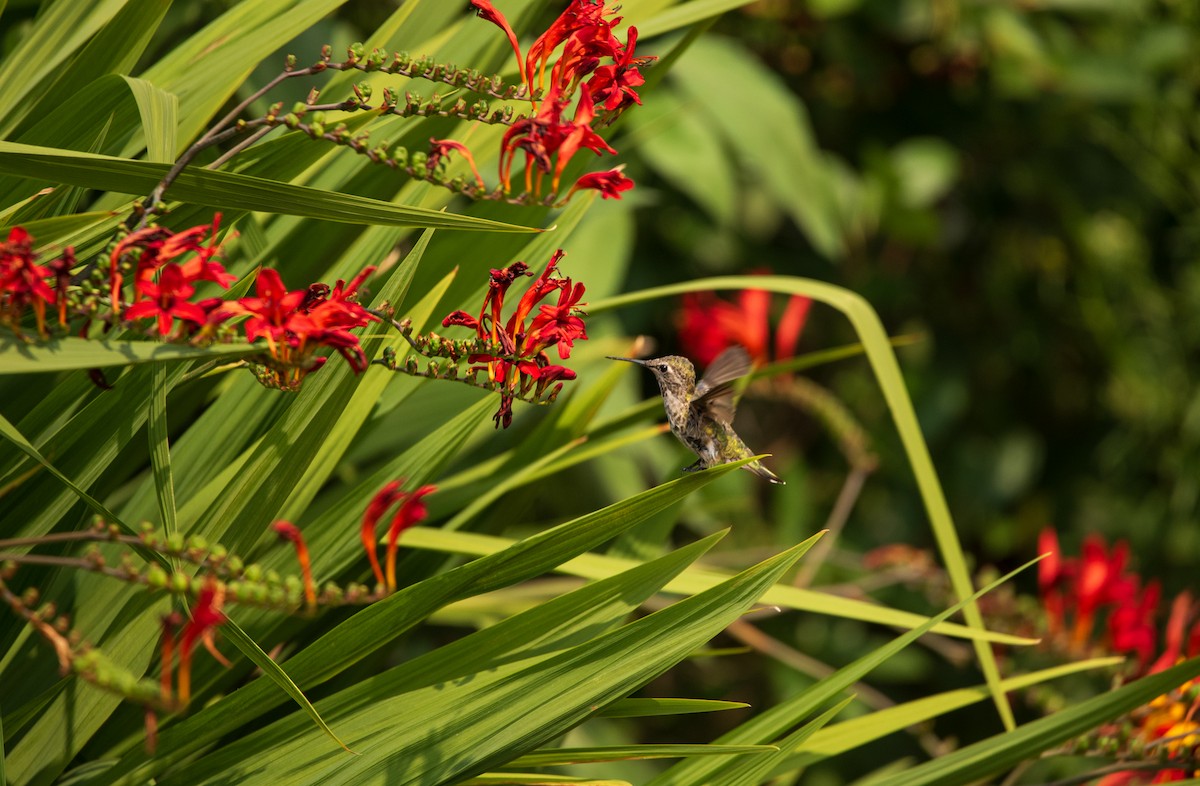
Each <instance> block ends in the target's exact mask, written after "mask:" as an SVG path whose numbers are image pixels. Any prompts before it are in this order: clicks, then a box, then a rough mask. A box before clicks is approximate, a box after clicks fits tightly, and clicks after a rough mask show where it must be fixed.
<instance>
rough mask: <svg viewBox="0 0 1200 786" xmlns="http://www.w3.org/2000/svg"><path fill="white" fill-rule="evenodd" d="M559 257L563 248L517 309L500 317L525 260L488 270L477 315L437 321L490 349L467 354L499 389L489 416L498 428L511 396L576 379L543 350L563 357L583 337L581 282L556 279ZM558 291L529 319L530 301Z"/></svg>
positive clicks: (507, 415)
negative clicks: (469, 333)
mask: <svg viewBox="0 0 1200 786" xmlns="http://www.w3.org/2000/svg"><path fill="white" fill-rule="evenodd" d="M562 257H563V252H562V249H559V250H558V251H556V252H554V255H553V256H552V257H550V262H549V263H548V264H547V265H546V269H545V270H544V271H542V274H541V275H540V276H538V278H537V279H536V280H535V281H534V282H533V283H532V284H531V285H530V287H529V289H527V290H526V291H525V294H524V295H522V296H521V300H520V301H519V302H518V303H517V308H516V310H514V311H513V313H512V315H511V316H509V318H508V319H507V320H505V319H504V318H503V316H502V313H501V312H502V309H503V307H504V296H505V294H506V293H507V292H508V289H509V287H511V286H512V284H513V282H514V281H516V280H517V279H518V278H520V277H522V276H532V275H533V274H532V273H530V272H529V266H528V265H527V264H525V263H524V262H514V263H513V264H511V265H509V266H508V267H506V268H502V269H500V270H492V271H491V277H490V279H489V280H488V291H487V295H486V296H485V297H484V299H483V307H482V308H481V309H480V311H479V316H478V317H474V316H471V315H470V314H468V313H467V312H465V311H455V312H454V313H452V314H450V315H449V316H447V317H446V318H445V319H443V320H442V327H450V326H452V325H454V326H458V327H465V328H470V329H471V330H474V331H475V335H476V337H477V338H478V340H479V341H480V342H481V343H482V344H486V345H488V346H490V347H492V348H493V349H492V350H491V351H488V352H476V353H474V354H472V355H470V356H469V357H468V360H469V361H470V362H471V363H481V364H484V365H482V366H478V367H476V368H477V369H478V370H485V369H486V371H487V374H488V381H489V382H491V383H493V384H499V385H500V386H501V390H502V391H503V392H502V393H501V396H500V409H499V410H498V411H497V412H496V414H495V416H494V417H493V420H495V422H496V426H497V428H499V427H500V426H503V427H504V428H508V427H509V425H510V424H511V423H512V405H513V398H514V397H516V396H524V395H527V394H529V393H530V392H532V393H533V394H534V396H535V397H540V396H541V395H542V394H543V393H544V392H545V391H546V389H547V387H548V386H549V385H550V384H551V383H557V385H558V387H560V388H561V386H562V380H571V379H574V378H575V372H574V371H571V370H570V369H569V368H566V367H564V366H560V365H554V364H551V363H550V359H549V357H548V356H547V355H546V350H548V349H549V348H550V347H555V348H556V349H557V351H558V357H559V358H560V359H561V360H566V359H567V358H569V357H570V356H571V348H572V347H573V346H574V344H575V341H576V340H583V339H586V338H587V329H586V327H585V326H584V323H583V318H582V316H581V315H582V313H583V312H582V311H580V307H581V306H583V305H586V304H584V303H580V300H581V299H582V298H583V293H584V286H583V284H573V283H572V282H571V279H570V278H557V277H556V274H557V272H558V271H557V266H558V262H559V260H561V259H562ZM555 292H557V293H558V302H557V303H555V304H553V305H551V304H546V305H541V306H539V307H538V313H537V314H536V315H534V316H533V319H532V320H530V316H531V315H532V314H533V308H534V306H537V305H538V304H539V303H541V301H542V300H544V299H545V298H546V297H548V296H549V295H551V294H553V293H555Z"/></svg>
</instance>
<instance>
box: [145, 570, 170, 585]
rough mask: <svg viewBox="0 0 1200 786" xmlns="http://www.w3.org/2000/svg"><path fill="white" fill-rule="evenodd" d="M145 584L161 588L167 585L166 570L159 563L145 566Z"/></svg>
mask: <svg viewBox="0 0 1200 786" xmlns="http://www.w3.org/2000/svg"><path fill="white" fill-rule="evenodd" d="M146 585H147V586H149V587H153V588H154V589H163V588H164V587H166V586H167V572H166V571H165V570H163V569H162V566H161V565H151V566H150V567H148V568H146Z"/></svg>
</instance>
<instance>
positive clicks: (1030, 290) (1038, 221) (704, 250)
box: [629, 0, 1200, 589]
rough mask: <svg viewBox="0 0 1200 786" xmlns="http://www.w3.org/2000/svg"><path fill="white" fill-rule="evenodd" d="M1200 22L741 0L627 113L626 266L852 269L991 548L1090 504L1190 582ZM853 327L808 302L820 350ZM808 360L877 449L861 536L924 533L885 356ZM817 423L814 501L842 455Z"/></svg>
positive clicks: (836, 272) (1189, 10)
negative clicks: (635, 186) (632, 141)
mask: <svg viewBox="0 0 1200 786" xmlns="http://www.w3.org/2000/svg"><path fill="white" fill-rule="evenodd" d="M1198 31H1200V6H1197V4H1195V3H1192V2H1186V1H1184V0H1178V1H1172V0H1163V1H1160V2H1153V1H1146V2H1142V1H1141V0H1030V1H1029V2H1022V3H1007V2H999V3H991V2H959V1H957V0H900V1H896V0H884V1H881V2H870V1H868V0H862V1H859V0H820V2H808V3H800V2H784V1H782V0H765V1H764V2H758V3H753V4H751V5H748V6H746V7H745V8H743V9H742V10H740V11H738V12H735V13H731V14H727V15H726V16H724V17H723V18H722V19H721V20H720V21H719V22H718V23H717V24H716V25H715V27H714V28H713V30H712V31H711V32H712V35H711V37H710V38H708V39H705V40H701V41H700V42H698V44H697V46H695V47H693V49H692V50H691V51H690V52H689V53H688V55H687V56H686V58H685V61H684V62H681V63H680V64H679V65H678V66H677V67H676V68H675V69H673V71H672V73H671V74H670V76H669V78H668V79H667V80H666V83H665V84H663V85H662V86H661V88H660V89H659V90H658V91H657V92H655V93H654V94H653V98H652V99H649V100H648V101H647V104H646V107H645V108H644V110H645V111H643V112H639V113H637V114H636V115H632V114H631V115H630V117H629V121H630V124H631V125H632V126H633V129H632V133H633V134H634V135H635V138H636V139H637V141H638V142H639V143H640V144H638V146H637V152H638V154H639V156H640V158H639V168H640V171H638V172H635V173H634V175H635V178H636V177H637V176H638V175H640V176H641V177H640V178H639V188H640V189H641V190H640V192H639V197H638V198H639V199H642V200H644V201H645V203H646V207H645V209H643V210H641V211H640V212H639V217H640V221H639V226H638V240H637V250H636V254H637V256H636V258H635V260H634V263H633V265H632V269H631V270H632V272H631V274H630V284H631V285H633V286H640V285H644V284H649V283H661V282H666V281H672V280H677V279H678V278H680V277H690V276H699V275H708V274H713V273H725V272H732V271H745V270H754V269H770V270H773V271H775V272H778V273H789V274H800V275H805V276H811V277H813V278H818V279H823V280H828V281H832V282H835V283H838V284H841V285H843V286H847V287H849V288H851V289H853V290H855V291H857V292H859V293H860V294H862V295H863V296H864V297H865V298H866V299H867V300H869V301H870V302H871V304H872V305H873V306H874V307H875V308H876V309H878V310H879V311H880V313H881V316H882V317H883V320H884V324H885V325H886V326H887V327H888V329H889V331H890V332H892V333H893V334H898V333H910V332H922V333H924V334H925V335H926V337H927V340H926V341H925V342H924V343H923V344H921V345H918V346H916V347H914V348H909V349H902V350H900V352H901V359H902V363H903V365H904V369H905V372H906V375H907V378H908V381H909V383H910V389H911V392H912V395H913V398H914V400H915V402H916V405H917V408H918V412H919V414H920V416H921V420H922V424H923V426H924V428H925V433H926V437H927V439H928V440H929V441H930V444H931V449H932V451H933V456H934V461H935V464H936V466H937V468H938V470H939V472H940V473H941V474H942V480H943V483H944V484H945V486H946V492H947V497H948V498H949V500H950V505H951V509H952V511H953V512H954V514H955V518H956V521H957V523H958V524H959V529H960V532H961V534H962V536H963V539H964V541H965V543H966V545H967V549H968V551H973V552H975V553H976V554H977V555H978V556H979V558H980V559H981V560H984V561H1002V562H1009V561H1021V560H1024V559H1026V558H1027V557H1029V556H1030V555H1032V554H1033V553H1034V551H1035V543H1034V539H1035V536H1036V533H1037V531H1038V530H1039V529H1040V528H1041V527H1043V526H1045V525H1047V524H1050V525H1053V526H1055V527H1057V528H1058V529H1059V530H1060V532H1062V533H1063V537H1064V547H1065V548H1066V549H1067V550H1068V551H1074V550H1075V549H1076V547H1077V544H1078V540H1079V538H1080V537H1081V535H1082V533H1085V532H1090V531H1095V532H1100V533H1103V534H1105V535H1107V536H1109V537H1110V538H1127V539H1128V540H1130V541H1131V544H1132V546H1133V549H1134V553H1135V555H1136V557H1135V559H1136V561H1137V564H1138V565H1140V567H1141V568H1142V569H1143V572H1144V573H1146V574H1147V575H1150V576H1162V577H1164V579H1166V582H1167V587H1168V589H1180V588H1182V586H1184V585H1186V584H1187V583H1189V582H1190V581H1192V580H1193V579H1194V569H1195V564H1196V554H1197V553H1200V527H1198V526H1197V521H1198V518H1200V517H1198V512H1200V507H1198V503H1200V500H1198V496H1197V495H1198V493H1200V387H1198V386H1197V377H1196V372H1197V369H1198V368H1200V366H1198V365H1197V361H1200V266H1198V265H1197V262H1200V259H1198V256H1197V247H1198V246H1197V240H1200V220H1198V218H1200V214H1198V213H1197V206H1198V202H1197V197H1198V196H1200V115H1197V113H1196V111H1195V103H1196V96H1197V88H1198V87H1200V58H1198V57H1197V54H1198V47H1197V42H1198V38H1197V33H1198ZM749 73H753V75H754V76H753V80H754V85H755V87H754V88H753V89H752V90H737V89H734V87H733V85H736V79H738V78H740V77H741V76H742V75H743V74H749ZM656 113H658V116H657V117H656ZM645 315H646V317H647V318H651V312H649V311H647V312H645ZM672 330H673V326H672V325H671V324H668V321H667V320H666V319H664V318H662V317H661V316H659V318H658V319H657V320H655V321H654V323H653V331H652V332H655V333H657V334H659V335H664V336H670V335H671V333H672ZM850 340H852V333H851V332H850V330H849V328H848V326H847V325H845V324H843V323H842V322H841V321H840V319H839V318H838V317H837V316H836V315H834V314H833V313H832V312H831V311H828V310H822V309H820V308H814V309H813V312H812V314H811V315H810V318H809V323H808V327H807V329H806V334H805V339H804V341H803V342H802V347H803V348H805V349H808V350H812V349H815V348H819V347H823V346H826V345H829V344H837V343H842V342H845V341H850ZM668 341H669V339H668ZM813 376H814V378H816V379H817V380H818V381H820V382H821V383H823V384H825V385H828V386H829V387H831V388H832V389H833V390H834V391H835V392H836V393H837V394H838V395H839V397H840V398H841V399H842V401H843V402H844V403H845V404H846V405H847V406H848V407H849V408H850V409H851V410H852V411H853V412H854V413H855V414H856V415H857V416H858V417H859V418H860V419H861V420H862V422H863V423H864V424H865V426H866V428H867V429H868V431H869V432H870V435H871V437H872V438H873V441H874V446H875V449H876V450H877V451H878V452H879V454H880V457H881V466H880V470H879V472H878V473H876V475H875V476H874V477H872V478H871V480H870V481H869V482H868V483H867V485H866V487H865V489H864V492H863V497H862V500H861V502H860V505H859V507H858V508H857V510H856V511H855V513H854V514H853V516H852V517H851V520H850V523H849V526H848V532H847V538H848V539H849V540H850V542H853V543H857V544H860V545H861V546H862V547H864V548H869V547H871V546H872V545H878V544H879V543H886V542H889V541H893V540H895V541H903V542H906V543H915V544H920V543H923V542H925V541H926V539H927V538H928V532H927V526H926V525H925V522H924V519H923V515H922V513H921V511H920V506H919V502H918V499H917V497H916V492H915V489H914V488H913V486H912V483H911V478H910V475H909V472H908V470H907V468H906V465H905V462H904V460H903V456H902V455H901V454H900V453H899V452H898V449H897V444H898V443H897V441H896V439H895V435H894V434H893V433H892V429H891V427H890V423H889V420H888V418H887V413H886V412H885V410H884V408H883V403H882V401H881V399H880V398H879V396H878V395H876V393H875V391H874V390H872V385H873V383H872V380H871V377H870V375H869V374H868V373H866V370H865V368H864V367H863V364H862V363H846V364H841V365H836V366H830V367H828V368H826V369H821V370H818V371H816V372H815V373H814V375H813ZM796 431H797V438H798V439H799V440H800V450H799V453H800V454H801V455H802V458H800V457H797V458H796V459H795V460H796V461H797V462H801V463H803V465H804V471H805V472H806V473H808V474H809V475H810V477H811V478H812V480H813V483H814V486H815V487H814V489H813V510H812V514H813V515H814V516H817V517H818V518H820V517H823V515H824V514H823V512H822V511H824V510H827V509H828V507H829V504H830V500H831V499H832V496H833V495H834V494H835V493H836V491H837V488H838V486H839V485H840V478H835V477H832V476H831V477H827V478H823V477H822V476H823V474H824V473H828V472H830V469H831V468H836V467H837V466H838V464H837V461H838V459H837V457H836V454H835V453H833V451H832V449H831V447H830V445H829V441H828V440H827V439H822V438H821V436H822V435H821V434H819V433H813V432H812V430H811V429H810V428H806V427H805V426H804V425H803V424H797V425H796ZM818 523H819V522H818Z"/></svg>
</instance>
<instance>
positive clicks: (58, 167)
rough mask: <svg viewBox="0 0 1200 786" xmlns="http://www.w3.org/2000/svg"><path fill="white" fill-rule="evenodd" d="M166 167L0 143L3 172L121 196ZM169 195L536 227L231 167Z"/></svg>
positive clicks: (190, 172)
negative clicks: (256, 174)
mask: <svg viewBox="0 0 1200 786" xmlns="http://www.w3.org/2000/svg"><path fill="white" fill-rule="evenodd" d="M169 169H170V166H168V165H166V164H155V163H150V162H147V161H134V160H131V159H128V158H115V157H113V156H101V155H96V154H92V153H81V152H78V151H73V150H56V149H54V148H47V147H38V146H35V145H23V144H19V143H16V142H0V173H3V174H6V175H12V176H15V177H25V178H32V179H36V180H49V181H51V182H55V183H67V184H69V185H74V186H80V187H83V188H94V189H99V190H102V191H115V192H118V193H122V194H135V195H142V194H148V193H150V191H151V190H153V189H154V187H155V186H157V185H158V183H159V181H160V180H161V179H162V178H163V176H164V175H166V173H167V171H168V170H169ZM169 195H170V197H171V198H172V199H178V200H181V201H183V202H189V203H192V204H197V205H206V206H208V207H213V208H217V209H222V210H252V211H257V212H263V213H285V214H288V215H296V216H308V217H310V218H320V219H324V220H326V221H340V222H345V223H349V224H390V225H393V226H421V227H439V228H444V229H468V230H488V231H491V232H539V231H540V230H539V229H537V228H536V227H523V226H517V225H516V224H503V223H500V222H499V221H488V220H487V219H482V218H472V217H470V216H462V215H456V214H454V213H445V212H442V211H438V210H430V209H428V208H421V207H411V206H409V205H397V204H392V203H391V202H383V201H381V200H378V199H370V198H368V197H361V196H357V195H355V194H343V193H339V192H335V191H322V190H320V189H316V188H308V187H306V186H297V185H292V184H291V183H282V182H278V181H274V180H267V179H265V178H260V177H251V176H250V175H241V174H235V173H232V172H219V171H209V170H206V169H196V168H190V169H185V170H184V171H183V172H182V173H181V174H180V175H179V178H178V179H177V180H176V181H175V183H174V185H172V186H171V190H170V191H169Z"/></svg>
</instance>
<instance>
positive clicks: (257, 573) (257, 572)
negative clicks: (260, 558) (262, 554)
mask: <svg viewBox="0 0 1200 786" xmlns="http://www.w3.org/2000/svg"><path fill="white" fill-rule="evenodd" d="M245 573H246V581H252V582H254V583H256V584H257V583H258V582H260V581H262V580H263V569H262V565H259V564H258V563H255V564H253V565H247V566H246V570H245Z"/></svg>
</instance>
